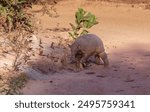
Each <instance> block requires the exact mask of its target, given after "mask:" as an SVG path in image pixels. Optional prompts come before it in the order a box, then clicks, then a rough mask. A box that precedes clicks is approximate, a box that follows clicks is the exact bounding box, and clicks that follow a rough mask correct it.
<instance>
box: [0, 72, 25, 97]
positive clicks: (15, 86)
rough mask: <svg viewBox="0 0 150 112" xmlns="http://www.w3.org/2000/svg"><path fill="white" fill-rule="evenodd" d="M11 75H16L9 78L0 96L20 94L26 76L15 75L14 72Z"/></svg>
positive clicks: (23, 74) (21, 74) (22, 74)
mask: <svg viewBox="0 0 150 112" xmlns="http://www.w3.org/2000/svg"><path fill="white" fill-rule="evenodd" d="M13 73H14V74H16V76H14V77H11V78H9V80H8V81H7V84H6V85H7V87H4V88H3V89H2V91H1V94H6V95H16V94H21V92H20V89H21V88H22V87H24V86H25V84H26V82H27V76H26V74H25V73H16V72H13ZM17 74H18V75H17ZM6 85H5V86H6Z"/></svg>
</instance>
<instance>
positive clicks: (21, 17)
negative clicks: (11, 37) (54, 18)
mask: <svg viewBox="0 0 150 112" xmlns="http://www.w3.org/2000/svg"><path fill="white" fill-rule="evenodd" d="M31 6H32V4H31V2H30V0H0V18H3V19H4V23H2V26H3V28H4V30H5V31H6V32H9V31H12V30H14V29H17V26H18V24H19V25H21V26H22V27H23V28H24V29H25V30H30V28H31V22H30V19H29V18H30V16H29V15H28V14H27V13H26V10H25V9H26V8H27V7H31Z"/></svg>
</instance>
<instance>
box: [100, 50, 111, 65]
mask: <svg viewBox="0 0 150 112" xmlns="http://www.w3.org/2000/svg"><path fill="white" fill-rule="evenodd" d="M99 55H100V57H101V59H102V60H103V62H104V66H105V67H106V66H108V65H109V61H108V56H107V54H106V53H105V52H102V53H100V54H99Z"/></svg>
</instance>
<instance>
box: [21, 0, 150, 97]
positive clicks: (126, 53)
mask: <svg viewBox="0 0 150 112" xmlns="http://www.w3.org/2000/svg"><path fill="white" fill-rule="evenodd" d="M78 7H83V8H84V9H85V10H87V11H90V12H92V13H94V14H95V15H96V17H97V18H98V21H99V24H98V25H96V26H94V27H93V28H91V30H90V32H91V33H94V34H96V35H98V36H99V37H101V39H102V40H103V42H104V45H105V49H106V52H107V53H108V57H109V61H110V66H109V68H107V69H105V68H104V67H103V65H95V64H93V65H92V66H90V67H88V68H85V69H84V70H83V71H80V72H73V71H69V70H58V71H57V72H55V73H52V72H48V73H43V74H40V73H37V74H35V72H33V74H32V76H33V77H34V78H33V77H32V78H30V79H29V81H28V83H27V84H26V87H25V88H23V90H22V92H23V94H43V95H45V94H49V95H52V94H56V95H57V94H75V95H78V94H87V95H90V94H92V95H103V94H105V95H107V94H111V95H112V94H150V10H145V9H144V8H143V7H142V5H135V6H134V8H133V7H131V5H127V4H126V5H125V4H116V3H107V2H98V1H97V2H94V3H91V2H88V3H86V4H83V3H76V2H75V1H74V2H73V1H69V2H65V1H64V2H60V3H58V4H57V5H56V9H57V12H58V15H59V17H57V18H49V17H48V16H47V15H44V16H41V14H40V13H36V16H37V17H39V20H40V23H39V26H40V27H41V32H42V31H45V32H43V33H41V35H42V34H43V35H48V36H49V37H47V38H46V37H43V40H45V41H46V42H51V37H50V35H51V33H57V35H61V36H60V37H61V38H65V37H66V38H67V32H61V31H60V32H52V31H51V32H49V33H48V32H46V29H53V28H56V27H57V28H70V26H69V23H74V13H75V11H76V10H77V8H78ZM37 9H40V8H39V6H35V7H34V8H33V10H37ZM41 37H42V36H41ZM49 61H51V60H49ZM41 66H43V67H44V66H49V65H45V64H43V65H41Z"/></svg>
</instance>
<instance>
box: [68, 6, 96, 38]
mask: <svg viewBox="0 0 150 112" xmlns="http://www.w3.org/2000/svg"><path fill="white" fill-rule="evenodd" d="M75 19H76V20H75V25H73V24H72V23H70V26H71V28H72V32H69V35H70V36H71V37H72V38H73V39H76V38H77V37H79V36H81V35H84V34H87V33H89V31H88V29H90V28H91V27H92V26H94V25H96V24H98V22H97V19H96V17H95V15H93V14H92V13H91V12H87V11H85V10H84V9H82V8H79V9H78V11H77V12H76V13H75Z"/></svg>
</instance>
